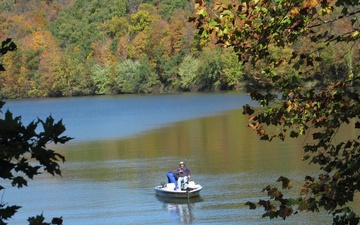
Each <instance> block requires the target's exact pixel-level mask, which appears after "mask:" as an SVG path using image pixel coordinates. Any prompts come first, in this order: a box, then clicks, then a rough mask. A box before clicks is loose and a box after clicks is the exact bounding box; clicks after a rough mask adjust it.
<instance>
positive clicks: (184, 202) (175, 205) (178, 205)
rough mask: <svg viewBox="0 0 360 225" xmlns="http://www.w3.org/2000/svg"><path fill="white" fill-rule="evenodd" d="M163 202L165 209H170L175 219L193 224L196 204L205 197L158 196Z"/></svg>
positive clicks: (182, 222)
mask: <svg viewBox="0 0 360 225" xmlns="http://www.w3.org/2000/svg"><path fill="white" fill-rule="evenodd" d="M156 198H157V199H158V200H159V201H161V202H162V203H163V209H165V210H166V211H168V212H169V213H170V215H171V216H173V217H174V220H175V221H177V222H180V223H181V224H192V223H193V222H194V220H195V217H194V214H193V209H194V208H195V204H196V203H199V202H202V201H203V198H202V197H200V196H198V197H193V198H190V199H181V198H180V199H174V198H167V197H163V196H156Z"/></svg>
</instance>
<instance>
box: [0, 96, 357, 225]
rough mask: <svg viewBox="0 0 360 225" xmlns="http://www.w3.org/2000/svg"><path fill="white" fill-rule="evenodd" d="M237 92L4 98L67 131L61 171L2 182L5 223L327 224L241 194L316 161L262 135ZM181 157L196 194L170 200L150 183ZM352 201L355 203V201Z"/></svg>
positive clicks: (256, 193) (26, 116)
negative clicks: (10, 209) (10, 213)
mask: <svg viewBox="0 0 360 225" xmlns="http://www.w3.org/2000/svg"><path fill="white" fill-rule="evenodd" d="M248 101H249V98H248V96H246V95H244V94H243V93H239V92H230V93H216V94H198V93H196V94H195V93H192V94H173V95H144V96H141V95H125V96H116V97H84V98H63V99H40V100H21V101H10V102H8V103H7V104H6V105H5V109H6V108H9V109H10V110H11V111H12V112H13V113H14V114H15V115H22V119H23V121H24V122H29V121H31V120H33V119H35V118H37V116H39V117H40V118H43V119H45V117H46V116H48V115H49V114H51V115H52V116H53V117H54V118H55V119H57V120H58V119H61V118H62V119H63V122H64V124H65V125H66V127H67V129H68V130H67V135H69V136H72V137H75V140H73V141H71V142H70V143H69V144H66V145H65V146H61V147H55V148H56V149H57V150H58V151H59V152H61V153H62V154H64V155H65V156H66V159H67V162H66V163H65V164H63V165H62V170H63V177H51V176H47V175H43V176H41V177H37V178H36V179H35V180H33V181H30V183H29V187H27V188H23V189H14V188H11V187H9V188H7V189H6V191H5V192H3V193H1V194H2V195H3V197H2V198H3V201H4V202H7V203H9V204H18V205H22V206H23V208H21V209H20V211H19V213H17V214H16V216H15V218H13V219H12V220H11V221H10V223H9V224H16V225H17V224H19V225H20V224H26V219H27V218H28V217H29V216H35V215H37V214H41V213H43V214H44V216H45V217H46V218H48V220H47V221H49V220H50V218H52V217H56V216H62V217H63V218H64V224H69V225H78V224H79V225H80V224H87V225H103V224H104V225H105V224H139V225H140V224H321V223H322V224H331V218H330V217H329V216H328V215H327V214H326V213H307V214H304V213H300V214H298V215H296V216H294V217H292V218H290V219H288V220H286V221H283V220H281V219H276V220H269V219H263V218H261V215H262V213H263V210H262V209H260V208H259V209H256V210H249V208H248V207H247V206H245V205H244V204H245V203H246V202H247V201H258V199H259V198H265V195H264V193H261V189H262V188H263V187H264V186H265V185H267V184H275V185H277V184H276V183H275V181H276V179H277V178H278V177H279V176H280V175H284V176H291V177H292V178H294V181H293V182H294V188H293V190H290V191H289V192H285V193H286V194H287V195H293V194H296V193H298V190H299V187H300V185H301V180H303V177H304V176H305V175H313V174H314V171H315V172H316V170H315V169H316V168H314V167H310V166H308V164H307V163H306V162H302V161H301V158H302V150H301V145H302V140H291V141H290V140H289V141H285V142H276V141H275V142H271V143H267V142H260V141H259V140H258V137H257V136H256V134H255V133H254V132H252V131H251V130H250V129H249V128H247V127H246V120H247V118H246V117H244V116H242V114H241V110H240V109H241V108H242V105H243V104H245V103H246V102H248ZM179 161H185V162H186V164H187V165H188V166H189V167H190V169H191V170H192V172H193V176H192V179H193V180H194V181H195V182H197V183H200V184H202V185H203V187H204V189H203V190H202V192H201V197H199V198H195V199H191V200H190V202H187V201H185V202H184V201H169V200H167V199H161V198H158V197H156V196H155V194H154V193H155V192H154V190H153V188H154V187H155V186H156V185H157V184H159V183H160V182H163V181H165V180H166V177H165V174H166V172H167V171H169V170H171V169H173V168H175V167H177V165H178V162H179ZM354 207H359V205H356V204H355V206H354Z"/></svg>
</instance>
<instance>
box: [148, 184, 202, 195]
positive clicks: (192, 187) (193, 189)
mask: <svg viewBox="0 0 360 225" xmlns="http://www.w3.org/2000/svg"><path fill="white" fill-rule="evenodd" d="M174 188H175V184H174V183H167V184H161V185H159V186H156V187H155V192H156V194H157V195H159V196H163V197H167V198H192V197H196V196H199V194H200V191H201V189H202V188H203V187H202V186H201V185H200V184H195V182H194V181H189V184H188V185H187V189H185V190H184V189H181V190H174Z"/></svg>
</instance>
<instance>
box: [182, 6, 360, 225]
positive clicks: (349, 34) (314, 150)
mask: <svg viewBox="0 0 360 225" xmlns="http://www.w3.org/2000/svg"><path fill="white" fill-rule="evenodd" d="M359 5H360V2H359V1H351V0H338V1H318V0H305V1H285V0H279V1H259V0H252V1H251V0H248V1H231V0H215V1H213V3H212V5H211V6H210V7H209V6H207V4H206V3H205V1H203V0H195V13H194V16H192V17H191V18H190V19H189V20H190V21H192V22H194V24H195V26H196V27H197V29H198V31H199V34H200V35H201V36H202V38H203V39H205V40H208V41H212V42H215V43H217V44H219V45H221V46H223V47H233V49H234V51H235V52H236V53H237V54H238V56H239V61H240V62H241V63H242V64H250V66H252V67H254V68H257V69H259V70H260V71H261V72H258V73H257V74H253V80H252V82H253V83H255V84H257V85H254V86H252V87H250V88H249V94H250V96H251V98H252V99H253V100H254V101H257V102H259V103H260V106H261V108H254V107H252V106H251V105H245V106H244V111H243V114H245V115H248V116H249V127H251V128H252V129H254V130H255V131H256V132H257V133H258V135H259V136H260V139H261V140H266V141H271V140H273V139H274V138H279V139H281V140H285V139H286V137H291V138H297V137H299V136H301V135H307V136H308V137H311V138H312V140H310V141H309V140H307V141H306V143H305V145H304V146H303V150H304V157H303V159H304V160H308V161H309V162H310V163H313V164H317V165H319V166H320V171H319V174H318V176H317V177H311V176H305V181H304V184H303V186H302V187H301V189H300V193H299V197H297V198H295V199H293V198H285V197H284V194H283V193H282V192H281V191H279V189H278V188H276V187H274V186H271V185H269V186H267V187H266V188H264V189H263V191H264V192H266V193H267V195H268V197H269V198H270V199H269V200H260V201H259V202H258V204H259V205H260V206H261V207H263V208H264V209H265V211H266V212H265V214H264V215H263V216H264V217H269V218H275V217H281V218H283V219H285V218H287V217H288V216H290V215H293V214H295V213H298V212H299V211H312V212H316V211H319V210H320V209H324V210H325V211H327V212H329V213H331V215H332V216H333V223H334V224H358V223H359V220H360V217H359V215H357V214H356V213H355V212H354V210H353V209H352V208H351V207H350V206H349V203H351V202H354V201H358V200H357V199H356V198H358V196H356V193H358V192H359V191H360V164H359V160H360V148H359V145H360V143H359V139H360V135H359V128H360V122H359V119H360V99H359V94H358V92H357V89H356V88H353V87H352V86H353V85H356V84H358V83H359V79H360V64H359V58H358V55H359V54H358V53H359V52H360V49H359V39H360V30H359V20H358V15H359V13H360V11H359V10H358V8H359ZM285 50H286V51H288V50H290V51H291V54H283V53H285V52H286V51H285ZM276 52H277V53H278V54H274V53H276ZM329 54H337V55H339V57H338V60H337V61H334V62H331V61H328V59H329V57H328V55H329ZM354 62H355V63H354ZM281 68H282V70H281ZM313 83H315V85H314V84H313ZM279 93H280V94H279ZM270 126H276V127H277V129H276V130H275V131H273V133H270V132H269V129H268V128H269V127H270ZM343 127H345V128H346V129H350V130H351V131H353V132H352V133H354V134H355V136H354V135H353V136H351V137H350V136H349V138H348V139H346V140H338V139H337V133H338V130H339V129H340V128H343ZM278 181H279V182H282V184H283V185H282V187H283V188H291V182H290V179H288V178H285V177H280V178H279V180H278ZM247 205H249V207H250V209H254V208H256V206H257V204H255V203H252V202H248V203H247Z"/></svg>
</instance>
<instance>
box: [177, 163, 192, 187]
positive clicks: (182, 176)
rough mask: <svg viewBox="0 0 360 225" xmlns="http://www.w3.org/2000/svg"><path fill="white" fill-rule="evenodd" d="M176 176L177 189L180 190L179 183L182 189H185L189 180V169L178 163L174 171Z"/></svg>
mask: <svg viewBox="0 0 360 225" xmlns="http://www.w3.org/2000/svg"><path fill="white" fill-rule="evenodd" d="M176 174H178V176H179V177H178V180H177V188H179V189H181V183H182V182H183V183H184V189H187V185H188V183H189V179H190V176H191V171H190V169H189V168H188V167H187V166H186V165H185V163H184V162H180V165H179V168H177V169H176Z"/></svg>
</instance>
